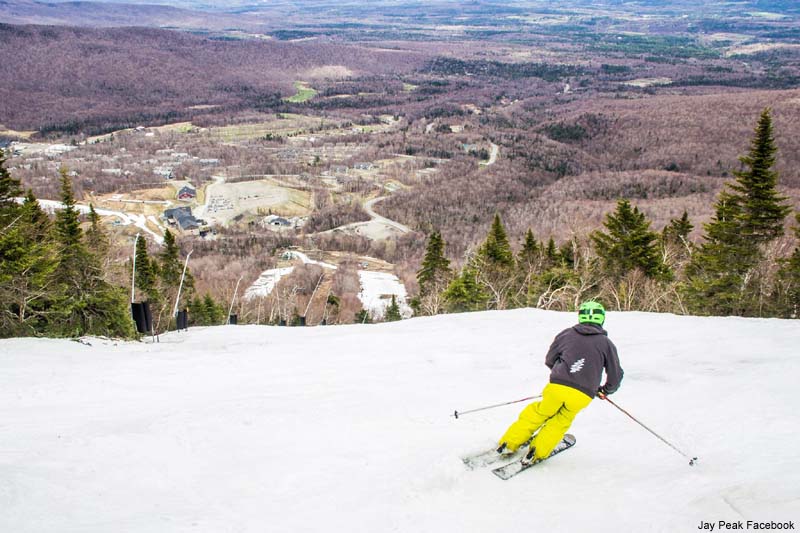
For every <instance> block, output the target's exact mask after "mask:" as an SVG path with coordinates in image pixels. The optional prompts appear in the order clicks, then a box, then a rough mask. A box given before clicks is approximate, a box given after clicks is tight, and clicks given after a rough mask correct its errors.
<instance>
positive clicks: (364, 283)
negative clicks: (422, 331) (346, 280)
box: [358, 270, 412, 318]
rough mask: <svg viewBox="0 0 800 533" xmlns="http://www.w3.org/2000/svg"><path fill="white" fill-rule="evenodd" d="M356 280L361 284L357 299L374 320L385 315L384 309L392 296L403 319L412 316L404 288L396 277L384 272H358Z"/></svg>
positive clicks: (389, 303) (388, 304)
mask: <svg viewBox="0 0 800 533" xmlns="http://www.w3.org/2000/svg"><path fill="white" fill-rule="evenodd" d="M358 279H359V280H360V282H361V292H359V293H358V299H359V300H361V303H362V304H364V309H366V310H368V311H369V312H370V314H371V315H372V316H373V317H374V318H379V317H382V316H384V315H385V314H386V309H387V308H388V307H389V306H390V305H391V304H392V295H394V296H395V297H396V300H397V304H398V305H399V306H400V314H401V315H402V316H403V317H404V318H408V317H410V316H411V315H412V311H411V307H409V306H408V303H406V287H405V285H403V283H402V282H401V281H400V280H399V279H398V278H397V276H395V275H394V274H390V273H386V272H372V271H369V270H359V271H358Z"/></svg>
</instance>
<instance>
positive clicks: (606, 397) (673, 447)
mask: <svg viewBox="0 0 800 533" xmlns="http://www.w3.org/2000/svg"><path fill="white" fill-rule="evenodd" d="M600 398H601V399H603V400H605V401H607V402H608V403H610V404H611V405H613V406H614V407H616V408H617V409H619V410H620V411H622V412H623V413H625V414H626V415H627V416H628V418H630V419H631V420H633V421H634V422H636V423H637V424H639V425H640V426H642V427H643V428H644V429H646V430H647V431H649V432H650V433H652V434H653V435H655V436H656V437H657V438H658V439H659V440H660V441H661V442H663V443H664V444H666V445H667V446H669V447H670V448H672V449H673V450H675V451H676V452H678V453H679V454H681V455H682V456H684V457H686V458H687V459H689V466H694V463H695V462H697V457H689V456H688V455H686V454H685V453H683V452H682V451H680V450H679V449H678V448H677V447H675V445H673V444H672V443H670V442H669V441H668V440H667V439H665V438H664V437H662V436H661V435H659V434H658V433H656V432H655V431H653V430H652V429H650V428H649V427H647V426H645V425H644V424H642V423H641V422H639V421H638V420H636V418H635V417H634V416H633V415H632V414H630V413H629V412H628V411H626V410H625V409H623V408H622V407H620V406H619V405H617V404H615V403H614V402H612V401H611V400H610V399H609V398H608V396H605V395H603V396H600Z"/></svg>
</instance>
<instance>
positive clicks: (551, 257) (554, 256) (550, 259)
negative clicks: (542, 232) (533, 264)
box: [544, 237, 562, 268]
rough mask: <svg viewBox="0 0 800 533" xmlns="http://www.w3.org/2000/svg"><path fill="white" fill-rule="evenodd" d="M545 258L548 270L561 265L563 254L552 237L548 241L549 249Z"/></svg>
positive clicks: (545, 251)
mask: <svg viewBox="0 0 800 533" xmlns="http://www.w3.org/2000/svg"><path fill="white" fill-rule="evenodd" d="M544 258H545V267H546V268H551V267H554V266H556V265H560V264H561V261H562V259H561V253H560V252H559V251H558V247H557V246H556V241H554V240H553V238H552V237H550V240H549V241H547V247H546V248H545V250H544Z"/></svg>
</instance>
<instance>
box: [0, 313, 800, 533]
mask: <svg viewBox="0 0 800 533" xmlns="http://www.w3.org/2000/svg"><path fill="white" fill-rule="evenodd" d="M574 320H575V316H574V314H572V313H556V312H547V311H541V310H531V309H520V310H513V311H503V312H483V313H468V314H459V315H446V316H437V317H426V318H415V319H413V320H407V321H402V322H395V323H388V324H376V325H350V326H329V327H317V328H279V327H269V326H218V327H208V328H192V329H190V330H189V331H188V332H179V333H176V332H173V333H169V334H166V335H162V336H161V342H160V343H157V344H153V343H152V342H151V341H150V340H149V339H147V340H146V341H145V342H116V341H111V340H107V339H95V338H88V339H84V343H88V344H90V345H87V344H81V343H77V342H72V341H69V340H53V339H4V340H0V531H3V532H6V531H8V532H14V533H34V532H35V533H39V532H42V531H59V532H60V531H65V532H66V531H76V532H77V531H80V532H81V533H107V532H109V531H115V532H147V533H149V532H154V531H158V532H160V533H161V532H167V533H172V532H175V533H182V532H186V531H196V532H202V533H206V532H207V533H218V532H247V533H249V532H254V533H260V532H263V531H276V532H284V531H286V532H288V531H292V532H312V531H313V532H316V531H337V532H338V531H347V532H351V531H354V532H362V531H363V532H384V531H400V532H449V531H457V532H465V533H484V532H494V531H523V530H524V531H528V530H530V531H546V532H550V533H552V532H565V533H566V532H569V533H573V532H581V531H591V532H593V533H594V532H597V533H605V532H609V533H611V532H615V533H616V532H628V531H631V532H633V531H635V532H639V531H647V532H650V531H657V532H662V531H663V532H670V533H674V532H681V531H687V532H688V531H695V530H697V529H698V524H699V523H700V521H701V520H705V521H709V522H717V521H719V520H727V521H729V522H732V521H736V520H759V521H775V522H780V521H787V520H794V521H795V522H796V521H797V520H798V513H800V454H799V453H798V451H797V437H796V431H797V428H798V422H799V421H800V420H798V416H799V415H798V413H800V397H799V396H798V394H797V376H798V374H800V357H798V351H797V346H800V323H799V322H798V321H790V320H775V319H770V320H766V319H741V318H696V317H678V316H674V315H655V314H648V313H609V314H608V318H607V321H606V327H607V329H608V331H609V335H610V337H611V338H612V340H614V342H615V343H616V345H617V347H618V349H619V353H620V358H621V361H622V366H623V367H624V369H625V372H626V373H625V379H624V381H623V384H622V387H621V389H620V390H619V392H617V393H616V394H615V395H614V396H613V399H614V401H615V402H617V403H618V404H619V405H620V406H621V407H623V408H625V409H627V410H629V411H630V412H631V414H633V415H634V416H636V417H637V418H639V419H640V420H641V421H642V422H643V423H645V424H647V425H648V426H649V427H651V428H652V429H653V430H654V431H656V432H658V433H659V434H660V435H662V436H664V437H665V438H666V439H668V440H669V441H670V442H672V443H673V444H674V445H675V446H677V447H678V448H679V449H681V450H684V451H685V452H686V453H688V454H690V455H697V456H698V457H699V461H698V463H697V465H696V466H694V467H690V466H689V465H688V464H687V460H686V459H684V458H683V457H681V456H680V455H679V454H678V453H676V452H675V451H674V450H672V449H670V448H669V447H668V446H666V445H664V444H663V443H662V442H660V441H659V440H658V439H656V438H655V437H653V436H652V435H650V434H649V433H647V432H646V431H645V430H643V429H642V428H641V427H639V426H638V425H636V424H635V423H634V422H633V421H631V420H630V419H629V418H627V417H626V416H625V415H624V414H622V413H620V412H619V411H617V410H616V409H615V408H614V407H613V406H611V405H610V404H608V403H606V402H602V401H600V400H595V401H593V402H592V404H591V405H590V406H589V407H588V408H587V409H586V410H585V411H584V412H582V413H580V414H579V415H578V417H577V419H576V421H575V423H574V424H573V426H572V427H571V429H570V433H572V434H574V435H575V436H576V437H577V443H576V445H575V446H574V447H573V448H571V449H570V450H568V451H566V452H565V453H563V454H561V455H559V456H557V457H555V458H553V459H552V460H551V461H548V462H547V463H544V464H542V465H538V466H537V467H535V468H533V469H531V470H530V471H527V472H524V473H522V474H520V475H519V476H517V477H515V478H513V479H511V480H509V481H501V480H499V479H497V478H496V477H495V476H494V475H492V474H491V472H489V471H488V470H486V469H478V470H474V471H469V470H467V469H466V468H465V467H464V465H463V464H462V462H461V459H460V457H461V456H463V455H466V454H468V453H471V452H475V451H478V450H481V449H484V448H486V447H488V446H492V445H493V444H494V442H495V439H497V438H498V437H499V436H500V435H501V434H502V432H503V431H504V430H505V429H506V427H507V426H508V425H509V424H510V423H511V422H513V421H514V420H515V419H516V417H517V415H518V413H519V411H520V410H521V409H522V408H523V406H524V404H517V405H511V406H506V407H500V408H496V409H492V410H487V411H482V412H478V413H474V414H470V415H466V416H463V417H461V418H459V419H458V420H456V419H455V418H453V417H452V416H450V415H451V414H452V413H453V411H454V410H455V409H458V410H460V411H466V410H468V409H472V408H476V407H480V406H483V405H491V404H496V403H500V402H503V401H510V400H514V399H516V398H522V397H525V396H530V395H533V394H539V392H540V391H541V388H542V387H543V386H544V385H545V384H546V382H547V377H548V375H549V372H548V369H547V368H546V367H545V366H544V364H543V362H544V355H545V352H546V350H547V348H548V346H549V344H550V342H551V341H552V339H553V337H554V336H555V334H556V333H558V332H559V331H561V330H562V329H563V328H566V327H569V326H571V325H572V324H573V323H574Z"/></svg>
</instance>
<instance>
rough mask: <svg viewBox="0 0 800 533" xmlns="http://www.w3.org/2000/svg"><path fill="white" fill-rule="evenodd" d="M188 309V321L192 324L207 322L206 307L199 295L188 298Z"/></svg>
mask: <svg viewBox="0 0 800 533" xmlns="http://www.w3.org/2000/svg"><path fill="white" fill-rule="evenodd" d="M187 308H188V311H189V323H190V324H191V325H193V326H205V325H207V324H208V323H209V321H208V318H207V317H206V308H205V306H204V305H203V300H202V299H201V298H200V297H199V296H195V297H192V298H189V303H188V305H187Z"/></svg>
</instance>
